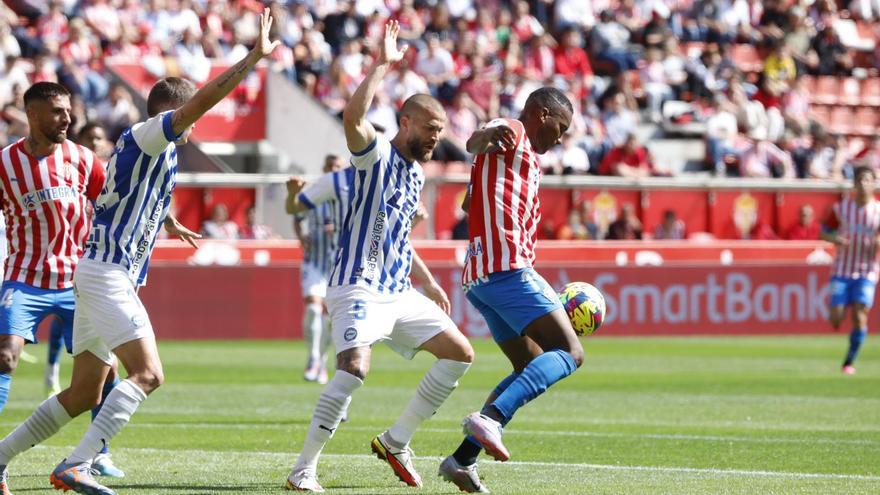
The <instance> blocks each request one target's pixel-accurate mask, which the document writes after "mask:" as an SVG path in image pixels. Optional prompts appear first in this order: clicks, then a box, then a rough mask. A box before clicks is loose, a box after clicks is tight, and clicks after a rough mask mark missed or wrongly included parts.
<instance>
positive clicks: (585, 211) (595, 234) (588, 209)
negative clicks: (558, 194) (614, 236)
mask: <svg viewBox="0 0 880 495" xmlns="http://www.w3.org/2000/svg"><path fill="white" fill-rule="evenodd" d="M578 210H579V211H580V214H581V221H582V222H584V227H585V228H586V229H587V239H592V240H597V241H600V240H602V232H601V231H600V229H599V225H598V224H596V218H595V216H594V215H593V203H592V202H591V201H584V202H583V203H581V205H580V206H579V207H578Z"/></svg>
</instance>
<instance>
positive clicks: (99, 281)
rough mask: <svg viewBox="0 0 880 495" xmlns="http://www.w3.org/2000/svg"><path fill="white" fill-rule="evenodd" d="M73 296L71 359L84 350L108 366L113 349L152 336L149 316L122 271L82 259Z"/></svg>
mask: <svg viewBox="0 0 880 495" xmlns="http://www.w3.org/2000/svg"><path fill="white" fill-rule="evenodd" d="M73 293H74V296H75V297H76V312H75V313H74V316H73V355H74V356H77V355H79V354H82V353H83V352H86V351H88V352H91V353H92V354H94V355H95V356H96V357H97V358H98V359H100V360H101V361H104V362H105V363H107V364H111V363H112V362H113V354H112V352H111V351H112V350H113V349H115V348H117V347H119V346H121V345H122V344H125V343H127V342H131V341H133V340H138V339H142V338H145V337H152V336H153V326H152V324H150V317H149V316H148V315H147V310H146V309H145V308H144V305H143V304H142V303H141V300H140V299H139V298H138V296H137V293H136V292H135V287H134V285H133V284H132V282H131V279H130V278H128V271H126V270H125V268H123V267H121V266H119V265H114V264H111V263H102V262H100V261H94V260H91V259H82V260H80V262H79V265H77V267H76V271H75V272H74V273H73Z"/></svg>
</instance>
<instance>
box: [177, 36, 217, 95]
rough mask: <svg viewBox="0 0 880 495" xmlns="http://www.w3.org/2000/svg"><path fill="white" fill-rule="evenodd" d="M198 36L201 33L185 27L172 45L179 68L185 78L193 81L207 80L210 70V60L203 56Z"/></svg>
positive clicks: (203, 52)
mask: <svg viewBox="0 0 880 495" xmlns="http://www.w3.org/2000/svg"><path fill="white" fill-rule="evenodd" d="M200 38H201V34H200V33H198V32H196V30H195V29H187V30H186V31H184V33H183V36H182V37H181V38H180V41H178V42H177V44H176V45H175V46H174V56H175V57H176V58H177V64H178V65H179V66H180V70H181V71H183V75H184V76H186V78H187V79H191V80H192V81H193V82H195V83H203V82H205V81H207V80H208V75H209V74H210V72H211V62H210V61H209V60H208V57H206V56H205V50H204V49H203V48H202V40H201V39H200Z"/></svg>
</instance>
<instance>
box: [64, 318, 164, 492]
mask: <svg viewBox="0 0 880 495" xmlns="http://www.w3.org/2000/svg"><path fill="white" fill-rule="evenodd" d="M113 352H114V354H116V356H117V357H118V358H119V360H120V361H121V362H122V365H123V366H124V367H125V369H126V371H127V372H128V377H127V378H126V379H125V380H123V381H122V382H121V383H120V384H119V385H117V386H116V387H115V388H114V389H113V391H112V392H110V395H108V396H107V399H106V400H105V401H104V406H103V407H102V408H101V412H100V413H98V416H97V417H95V419H94V421H92V424H91V425H89V428H88V429H87V430H86V433H85V435H83V438H82V440H80V442H79V444H78V445H77V446H76V448H75V449H74V451H73V453H72V454H71V455H70V457H68V458H67V459H66V460H64V461H63V462H62V463H61V464H59V465H58V467H56V468H55V471H54V472H53V473H52V484H53V485H54V486H55V487H56V488H58V489H71V490H74V491H77V492H78V493H92V491H88V490H94V488H93V487H91V486H85V485H83V490H84V491H82V492H80V490H78V488H77V487H78V486H80V485H82V483H81V480H83V479H88V477H86V476H85V475H84V474H83V473H89V468H90V467H91V461H92V459H94V458H95V456H96V455H97V454H98V452H99V451H100V450H101V448H102V447H103V446H104V445H105V444H106V443H107V442H109V441H110V440H111V439H112V438H113V437H115V436H116V435H117V434H118V433H119V432H120V431H122V428H123V427H125V425H126V424H128V422H129V421H130V420H131V416H132V415H133V414H134V413H135V411H136V410H137V408H138V406H140V404H141V403H142V402H143V401H144V400H146V398H147V396H148V395H149V394H150V393H152V392H153V391H155V390H156V389H157V388H159V386H161V385H162V382H163V381H164V376H163V373H162V363H161V361H160V360H159V351H158V349H157V348H156V339H155V338H154V337H152V336H150V337H144V338H140V339H136V340H132V341H130V342H126V343H125V344H122V345H120V346H118V347H116V348H115V349H113ZM83 354H88V353H83ZM83 354H81V355H83ZM77 357H79V356H77ZM95 359H97V358H95ZM104 367H105V373H104V376H105V377H106V373H107V372H109V369H110V365H109V363H106V362H105V363H104ZM103 383H104V381H103V380H101V382H100V384H101V386H103ZM93 393H95V394H96V396H97V397H98V399H97V400H93V403H92V404H91V407H94V406H95V405H97V403H98V402H97V401H98V400H100V399H99V398H100V393H101V392H100V387H99V388H97V389H96V390H93ZM93 398H94V396H93ZM72 400H73V399H72ZM91 481H92V482H94V480H93V479H92V480H91ZM98 486H99V487H100V485H98ZM101 488H103V487H101ZM94 493H102V494H103V493H108V494H109V493H113V492H112V491H107V492H103V491H94Z"/></svg>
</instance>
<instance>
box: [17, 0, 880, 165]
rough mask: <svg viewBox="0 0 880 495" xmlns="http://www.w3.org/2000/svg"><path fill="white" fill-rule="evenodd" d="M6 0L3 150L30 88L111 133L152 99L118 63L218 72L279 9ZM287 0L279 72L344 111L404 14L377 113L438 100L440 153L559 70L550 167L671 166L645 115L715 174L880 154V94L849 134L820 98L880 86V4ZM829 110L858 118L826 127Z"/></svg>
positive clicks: (242, 1) (449, 151)
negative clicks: (52, 94) (690, 130)
mask: <svg viewBox="0 0 880 495" xmlns="http://www.w3.org/2000/svg"><path fill="white" fill-rule="evenodd" d="M6 4H8V5H10V6H12V8H10V7H7V6H6V5H2V6H0V9H2V11H0V52H2V56H0V59H2V60H3V67H2V69H0V75H2V78H0V102H2V108H3V112H2V117H3V118H2V126H0V132H2V135H0V141H2V142H3V143H8V142H10V141H12V140H15V139H17V138H18V137H20V136H22V135H24V134H25V131H26V119H25V118H24V115H23V106H22V101H21V97H22V94H23V91H24V89H26V88H27V86H28V85H29V84H30V83H33V82H36V81H45V80H49V81H59V82H61V83H63V84H65V85H66V86H67V87H69V88H70V89H71V90H72V91H73V92H74V93H75V95H76V98H75V100H74V102H75V104H74V112H75V123H74V128H73V132H72V133H71V134H72V135H74V136H76V135H77V133H78V131H80V130H81V129H82V127H83V126H85V124H86V123H87V122H92V121H98V122H100V123H102V124H103V126H104V128H105V129H106V130H107V134H108V137H109V138H110V139H111V140H112V139H114V138H115V136H116V135H117V134H118V132H120V130H121V129H123V128H125V126H127V125H129V124H131V123H132V122H134V121H135V120H136V119H137V111H136V109H135V108H134V105H133V104H132V102H131V98H130V96H129V95H128V94H127V92H126V91H125V90H124V89H123V88H122V87H116V86H113V87H111V86H110V85H109V84H108V82H107V79H106V78H105V77H104V75H103V71H104V59H105V57H108V56H113V57H119V58H123V59H129V60H138V61H140V63H142V64H143V65H144V67H146V68H147V70H149V71H150V72H151V73H152V74H154V75H156V76H163V75H167V74H183V75H185V76H187V77H189V78H190V79H192V80H194V81H196V82H203V81H205V79H206V78H207V77H208V71H209V69H210V64H211V62H212V61H225V62H229V61H234V60H237V59H238V58H240V57H241V56H242V54H243V53H244V52H246V51H247V49H248V48H247V47H248V46H249V45H250V44H251V43H252V42H253V40H254V37H255V36H256V34H257V29H256V28H257V13H258V12H259V10H260V9H261V8H262V5H263V4H262V3H261V2H259V1H257V0H239V1H220V0H151V1H150V2H139V1H137V0H84V1H77V0H53V1H50V2H43V1H35V0H13V1H9V2H6ZM271 7H272V9H273V14H274V15H275V17H276V19H278V22H276V23H275V26H273V28H274V30H275V31H276V33H275V34H276V35H278V36H279V37H280V38H281V39H282V40H283V41H284V44H283V45H282V47H280V48H279V49H278V50H276V51H275V53H274V54H273V55H272V65H273V67H274V69H275V70H277V71H279V72H281V73H283V74H285V75H286V76H288V77H289V78H290V79H291V80H292V81H296V82H297V83H298V84H300V85H302V87H303V88H304V89H305V90H306V91H307V92H308V93H310V94H312V95H314V97H315V98H317V99H318V100H320V101H321V102H322V103H323V104H324V105H325V106H326V107H327V108H328V110H329V111H330V112H333V113H339V112H340V111H341V110H342V108H343V105H344V103H345V101H346V100H347V98H348V97H349V96H350V95H351V93H352V91H353V90H354V88H356V87H357V85H358V83H359V82H360V80H361V79H362V77H363V75H364V73H365V70H366V68H367V67H368V66H369V64H370V63H371V61H372V54H373V53H374V52H375V49H376V46H375V40H377V39H379V34H380V32H381V29H382V26H383V25H384V23H385V21H386V20H387V19H389V18H391V19H396V20H398V21H399V22H400V24H401V26H402V31H401V35H400V37H401V39H402V40H403V41H404V42H406V43H408V44H410V45H411V46H413V47H415V48H417V49H411V50H409V52H408V56H407V58H406V59H405V60H404V61H403V62H401V63H400V64H398V66H397V67H396V68H395V72H394V74H392V75H391V76H390V77H389V79H388V80H387V81H386V82H385V84H384V86H383V88H382V90H381V91H380V92H379V95H378V96H377V98H376V102H375V104H374V105H373V107H372V108H371V110H370V114H369V117H370V118H371V120H372V121H373V122H375V123H376V124H378V125H379V126H380V127H381V128H383V130H384V131H385V132H386V133H389V134H394V132H396V127H397V116H396V113H397V109H398V108H399V105H400V104H401V102H402V101H403V100H404V99H405V98H406V97H407V96H409V95H411V94H413V93H416V92H430V93H432V94H433V95H435V96H437V97H438V98H440V99H441V101H443V102H444V104H446V105H447V106H448V114H449V126H448V130H447V132H446V134H445V137H444V139H443V141H442V144H441V146H439V147H438V149H437V151H436V153H435V156H434V158H435V159H436V160H438V161H441V162H448V161H464V162H466V161H468V159H469V156H468V155H467V153H466V152H465V151H464V142H465V141H466V140H467V138H468V136H469V135H470V133H471V132H472V131H473V130H474V129H476V128H477V127H478V126H480V125H481V123H483V122H485V121H487V120H488V119H491V118H494V117H498V116H502V117H504V116H514V117H515V116H516V115H517V114H518V111H519V109H520V108H521V107H522V105H523V102H524V98H525V96H526V95H528V94H529V93H530V92H531V91H532V90H534V89H535V88H537V87H539V86H541V85H543V84H548V83H549V84H553V85H556V86H557V87H560V88H562V89H564V90H565V91H566V92H567V93H568V94H569V95H570V96H571V99H572V100H573V101H575V102H576V106H577V112H576V116H575V119H574V121H573V123H572V128H571V130H570V132H569V133H568V135H567V136H566V137H565V139H564V142H563V143H562V144H561V146H559V147H557V149H556V150H555V151H554V152H553V153H548V154H547V155H545V163H544V166H545V168H546V170H547V171H548V172H551V173H563V174H585V173H592V174H601V175H618V176H623V177H645V176H652V175H669V174H670V170H669V169H668V168H667V167H666V166H665V164H663V163H659V162H658V161H655V160H653V159H652V157H651V154H650V153H649V152H648V150H647V148H646V147H645V146H644V143H641V142H640V140H639V137H638V136H639V135H640V132H639V129H640V125H641V124H643V123H651V122H654V123H661V122H662V123H664V124H666V125H668V126H669V127H671V128H673V129H674V128H675V126H676V125H686V124H690V125H693V124H695V123H697V124H699V126H698V127H697V129H699V133H700V134H701V135H703V137H704V139H705V143H706V159H705V162H706V169H707V170H709V171H711V172H713V173H715V174H718V175H730V176H748V177H786V178H789V177H807V178H830V179H840V178H844V177H848V176H849V175H850V174H851V170H852V168H853V166H855V165H858V164H869V165H872V166H874V167H880V139H878V138H876V137H875V138H873V139H872V140H870V142H865V141H864V140H863V139H862V137H865V136H869V135H875V134H876V133H875V132H874V130H875V129H876V127H877V126H878V125H880V121H878V119H877V115H878V113H880V112H878V111H877V110H878V109H877V108H876V107H873V106H872V105H875V104H876V105H880V101H878V102H874V101H856V102H855V105H854V108H856V109H857V110H856V115H857V116H863V120H864V119H867V121H866V122H867V124H865V126H863V127H860V128H858V129H854V128H845V125H846V124H851V123H849V122H846V121H845V120H846V115H851V114H846V113H840V112H838V113H834V112H835V110H836V107H833V106H832V107H827V106H826V107H821V108H815V105H814V103H815V101H814V98H813V97H814V96H815V94H814V90H815V89H816V85H817V81H825V80H826V79H823V77H827V76H846V77H850V76H855V78H853V79H852V81H855V82H854V83H852V84H856V85H857V86H858V87H857V91H856V92H857V93H859V92H863V90H867V91H874V88H875V86H876V90H877V91H878V92H880V84H875V83H878V82H880V79H878V78H877V77H876V76H877V71H876V67H877V66H878V57H880V44H878V43H877V42H876V40H877V36H878V34H877V33H878V24H877V20H878V17H880V5H878V2H877V1H876V0H853V1H852V2H846V1H838V2H835V1H833V0H814V1H810V0H769V1H765V2H761V1H756V0H596V1H587V0H556V1H550V0H530V1H526V0H481V1H477V0H301V1H296V0H292V1H287V2H274V3H271ZM872 50H876V51H872ZM856 78H858V79H856ZM847 82H848V83H850V81H849V80H847ZM877 96H878V97H880V93H878V95H877ZM668 103H672V104H668ZM863 104H864V105H863ZM829 109H830V111H831V116H832V117H835V116H838V118H837V120H838V121H840V120H841V118H842V119H843V120H844V121H843V122H840V124H842V125H837V126H835V125H834V123H835V119H834V118H831V119H830V121H831V122H829V119H828V116H829V113H828V112H829ZM841 115H842V116H843V117H840V116H841ZM829 124H831V125H829ZM841 130H843V131H847V132H845V133H842V132H840V131H841Z"/></svg>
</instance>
